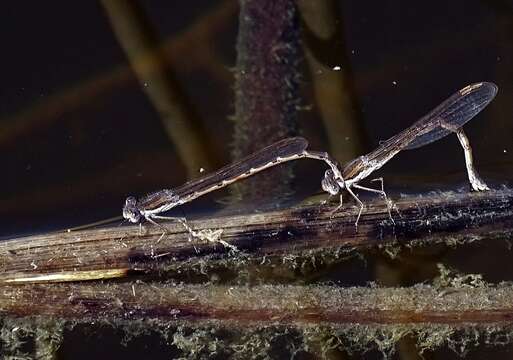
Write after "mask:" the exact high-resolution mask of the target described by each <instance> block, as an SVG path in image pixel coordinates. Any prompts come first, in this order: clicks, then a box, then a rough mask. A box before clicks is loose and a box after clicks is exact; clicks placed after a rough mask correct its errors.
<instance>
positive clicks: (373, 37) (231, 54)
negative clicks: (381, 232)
mask: <svg viewBox="0 0 513 360" xmlns="http://www.w3.org/2000/svg"><path fill="white" fill-rule="evenodd" d="M127 3H128V4H129V6H127V5H126V4H127ZM315 3H317V4H315ZM109 4H110V5H109ZM116 4H117V5H116ZM120 4H121V5H120ZM297 11H298V19H299V20H298V27H299V28H300V41H299V46H300V48H299V51H298V52H297V53H296V55H295V56H296V58H297V59H298V61H297V64H295V65H294V66H296V69H295V70H294V71H296V73H297V85H298V88H297V92H296V95H294V96H295V99H294V101H295V104H296V107H295V109H296V110H297V111H296V114H295V115H294V116H295V117H296V118H295V119H293V121H294V124H292V125H286V126H287V130H286V131H285V132H284V133H283V135H284V136H288V135H293V134H300V135H302V136H304V137H306V138H307V139H308V140H309V141H310V143H311V148H312V149H316V150H326V151H331V152H332V154H333V155H334V156H335V157H336V158H337V159H338V160H339V161H340V162H342V163H344V162H345V161H347V160H350V159H351V158H354V157H356V156H358V155H361V154H363V153H365V152H367V151H370V150H372V149H374V148H375V147H376V146H378V145H379V142H380V141H381V140H385V139H387V138H388V137H389V136H392V135H394V134H395V133H396V132H398V131H400V130H402V129H404V128H405V127H407V126H409V125H411V124H412V123H413V122H414V121H415V120H417V119H418V118H419V117H421V116H422V115H424V114H425V113H427V112H428V111H429V110H431V109H432V108H434V107H435V106H436V105H438V104H439V103H440V102H441V101H443V100H444V99H445V98H446V97H448V96H449V95H451V94H452V93H453V92H455V91H456V90H458V89H460V88H461V87H463V86H465V85H467V84H470V83H473V82H477V81H492V82H495V83H496V84H497V85H498V86H499V93H498V96H497V98H496V99H495V101H493V102H492V104H491V105H490V106H489V107H488V108H487V109H485V111H484V112H483V113H482V114H480V115H479V116H478V117H477V118H476V119H474V120H473V121H471V122H470V123H468V124H467V126H466V127H465V129H466V131H467V133H468V135H469V138H470V141H471V144H472V145H473V148H474V155H475V158H476V163H477V167H478V170H479V171H480V172H481V174H482V176H483V177H484V178H486V179H487V180H488V181H489V182H490V183H491V185H492V186H494V187H500V186H501V185H503V184H507V183H508V180H509V179H510V178H511V170H510V166H509V165H510V164H511V161H512V156H513V154H512V152H513V148H512V146H511V145H512V142H513V140H512V136H511V135H512V131H511V130H512V128H513V121H512V119H511V113H512V110H511V108H512V107H511V106H510V104H511V103H512V97H513V84H512V81H511V80H512V77H513V66H512V64H513V42H512V41H511V37H512V35H513V22H512V16H513V7H512V5H511V3H509V2H506V1H480V0H472V1H463V0H461V1H451V2H449V3H446V2H441V1H440V2H428V3H412V2H407V1H396V2H392V3H387V2H385V3H376V2H369V1H358V2H357V1H347V2H344V1H338V2H337V1H334V2H307V1H304V2H300V3H299V6H298V10H297ZM238 16H239V6H238V3H237V2H236V1H230V0H226V1H216V2H212V1H195V2H194V3H190V4H187V5H185V4H184V3H175V2H168V1H158V0H152V1H144V2H117V1H113V2H108V1H105V2H101V1H99V2H95V1H79V2H72V3H69V2H65V1H56V2H51V3H39V2H36V3H34V2H26V1H21V2H15V3H6V4H4V5H2V11H1V12H0V23H1V24H2V29H3V31H2V32H1V33H0V37H1V43H2V44H3V51H2V57H1V60H0V61H1V65H2V66H0V72H1V73H0V78H1V79H2V83H1V86H0V99H1V106H0V163H1V164H2V176H1V177H0V184H1V196H0V214H1V215H0V222H1V224H0V228H1V231H0V235H1V236H2V238H9V237H13V236H19V235H23V234H30V233H38V232H41V231H48V230H55V229H60V228H65V227H71V226H77V225H82V224H85V223H88V222H92V221H97V220H101V219H104V218H108V217H112V216H117V215H119V214H120V209H121V207H122V205H123V202H124V199H125V197H126V196H127V195H129V194H133V195H137V196H139V195H142V194H145V193H147V192H150V191H154V190H159V189H162V188H170V187H174V186H177V185H180V184H182V183H183V182H185V181H186V180H188V179H190V178H194V177H195V176H198V175H199V169H200V168H204V169H205V170H206V171H207V172H208V171H212V170H214V169H216V168H218V167H219V166H222V165H224V164H227V163H229V162H231V161H232V154H234V153H235V152H234V149H233V148H234V146H236V145H237V144H236V143H237V139H236V137H235V133H236V131H235V130H234V127H236V126H237V125H236V121H234V120H233V118H234V115H236V114H237V113H238V110H237V109H236V96H235V90H234V87H235V85H234V84H235V78H236V75H237V68H236V65H237V61H238V60H237V51H236V44H237V36H238V26H239V25H238ZM131 39H132V40H131ZM134 39H135V40H134ZM148 43H150V45H146V44H148ZM144 46H149V47H150V48H151V46H154V47H158V48H159V51H160V50H161V51H162V54H161V55H162V56H161V57H160V58H159V60H158V61H161V60H162V59H164V60H163V62H164V67H163V68H164V71H163V72H160V73H159V71H160V70H159V71H153V70H152V68H151V67H152V66H154V65H155V64H154V60H153V59H149V60H147V59H146V58H145V57H144V54H145V52H144ZM134 49H135V50H134ZM138 51H139V52H138ZM140 54H143V55H141V56H139V55H140ZM158 61H157V67H158V65H159V64H158ZM239 61H240V59H239ZM137 63H139V65H137ZM141 63H142V65H141ZM137 67H139V70H137ZM140 68H142V70H140ZM159 79H160V80H159ZM162 79H165V80H162ZM160 81H163V82H164V84H159V82H160ZM152 88H153V89H152ZM159 97H160V99H159ZM270 140H271V139H270ZM234 143H235V145H234ZM190 144H192V145H190ZM264 145H267V144H264V143H263V142H260V141H259V140H258V139H257V140H255V144H254V148H258V147H263V146H264ZM313 169H315V172H314V170H313ZM317 170H318V171H317ZM322 170H323V168H322V166H320V164H315V163H314V164H312V163H310V162H305V163H302V164H299V165H298V166H297V169H296V177H295V179H294V181H293V188H294V189H295V190H296V192H295V193H296V194H297V197H298V199H300V198H304V197H305V196H307V195H312V194H315V193H317V192H320V187H319V180H320V178H321V177H322ZM377 175H380V176H381V175H382V176H384V178H385V187H386V188H387V189H388V190H389V191H391V192H397V191H400V192H416V191H426V190H436V189H456V188H458V187H461V188H463V187H464V188H465V189H466V186H467V184H466V175H465V172H464V162H463V155H462V151H461V148H460V147H459V145H458V142H457V139H456V137H454V136H449V137H447V138H445V139H443V140H441V141H438V142H437V143H434V144H432V145H430V146H426V147H424V148H422V149H419V150H415V151H405V152H403V153H401V154H400V155H399V156H397V157H396V158H395V159H394V160H392V161H391V162H390V163H389V164H387V165H386V166H385V168H384V169H383V170H382V171H381V172H380V173H379V174H377ZM259 176H260V175H259ZM265 177H266V174H265V173H264V174H263V175H261V176H260V178H261V179H260V180H262V179H263V178H265ZM255 181H258V179H257V180H255ZM262 181H263V180H262ZM224 195H225V194H224ZM222 197H223V193H220V194H215V195H213V196H212V197H209V198H207V199H205V200H202V201H200V202H199V203H198V205H193V207H194V206H195V207H196V208H199V209H201V210H202V211H207V210H208V209H211V208H215V207H216V206H217V200H219V199H221V198H222ZM243 201H244V199H242V202H243ZM270 201H271V202H272V199H271V200H270ZM183 211H185V213H186V214H189V213H191V212H194V209H187V208H186V209H184V210H183Z"/></svg>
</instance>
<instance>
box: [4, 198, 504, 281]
mask: <svg viewBox="0 0 513 360" xmlns="http://www.w3.org/2000/svg"><path fill="white" fill-rule="evenodd" d="M512 205H513V191H511V190H496V191H489V192H483V193H453V192H449V193H436V194H431V195H429V196H407V197H402V198H400V199H397V200H395V203H394V207H393V210H392V216H393V218H394V222H395V224H394V223H393V222H392V221H391V220H390V219H389V216H388V211H387V207H386V205H385V204H384V201H383V200H382V199H380V198H376V199H374V200H373V201H372V202H367V208H366V210H365V211H364V213H363V215H362V218H361V219H360V223H359V226H358V230H357V231H356V229H355V226H354V221H355V216H356V207H355V206H353V205H352V204H347V205H346V206H345V207H344V208H342V209H340V211H338V212H337V213H335V214H332V213H331V210H332V209H333V208H332V206H329V205H326V204H325V205H320V204H317V205H314V206H304V207H298V208H292V209H286V210H282V211H273V212H266V213H257V214H249V215H248V214H246V215H236V216H224V217H217V218H209V219H204V220H194V221H190V222H189V225H190V226H191V227H192V228H193V229H195V231H198V232H200V231H203V232H208V231H211V230H216V229H218V230H222V232H221V237H220V240H222V241H224V242H226V243H228V244H230V245H233V246H235V247H237V249H238V253H235V254H234V252H233V251H232V250H230V248H229V247H226V246H224V245H222V244H221V243H220V242H206V241H201V240H198V239H190V237H189V234H188V233H187V232H186V231H185V229H184V228H183V227H182V225H180V224H178V223H167V224H165V225H166V227H167V228H168V229H169V233H168V234H163V232H162V230H161V229H160V228H157V227H155V226H152V225H150V224H147V225H145V226H144V227H143V228H142V231H141V229H140V228H139V227H137V226H126V227H112V228H104V229H93V230H87V231H77V232H60V233H52V234H43V235H35V236H30V237H25V238H18V239H12V240H7V241H3V242H0V282H41V281H57V282H58V281H77V280H91V279H106V278H116V277H125V276H128V275H129V274H130V273H143V274H146V275H155V276H156V275H157V274H159V273H161V272H163V271H165V272H167V273H169V272H173V271H176V270H182V271H183V266H184V264H188V265H185V266H192V265H194V264H196V265H197V264H198V262H201V263H202V265H203V264H205V262H208V261H209V260H211V259H212V257H216V258H218V259H219V258H222V259H228V260H230V259H235V260H236V259H238V256H240V255H241V254H244V256H245V259H247V257H248V256H249V257H253V258H262V257H264V256H265V257H272V256H282V257H283V256H290V255H291V256H298V255H301V254H302V253H304V252H308V254H311V253H312V251H314V252H315V251H319V252H323V251H324V252H330V253H333V252H336V251H342V252H345V251H352V250H364V249H368V248H374V247H383V246H390V245H400V246H420V245H431V244H435V243H448V244H451V245H453V244H458V243H465V242H470V241H475V240H476V239H482V238H490V237H501V236H502V237H504V236H508V235H509V234H511V233H512V232H513V206H512Z"/></svg>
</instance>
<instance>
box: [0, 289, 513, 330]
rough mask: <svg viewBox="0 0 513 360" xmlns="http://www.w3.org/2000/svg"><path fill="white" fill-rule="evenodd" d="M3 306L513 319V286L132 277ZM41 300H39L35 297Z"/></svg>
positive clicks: (146, 314)
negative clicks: (228, 282) (229, 282)
mask: <svg viewBox="0 0 513 360" xmlns="http://www.w3.org/2000/svg"><path fill="white" fill-rule="evenodd" d="M1 289H2V291H0V311H1V312H2V313H3V314H10V315H12V316H30V315H46V316H58V317H59V318H61V319H81V320H84V321H88V319H96V318H99V317H100V318H102V319H116V318H126V317H128V318H131V319H137V318H146V319H148V318H159V319H161V320H166V319H167V320H169V319H171V320H173V319H174V320H183V321H188V322H198V321H199V322H208V321H214V320H217V321H221V322H223V323H224V325H230V324H232V325H243V326H247V325H257V326H262V325H276V324H280V325H329V324H352V323H359V324H418V323H430V324H454V325H457V324H460V325H461V324H466V323H474V324H476V323H488V324H490V323H504V324H508V323H511V321H512V316H513V286H511V285H499V286H497V287H488V286H482V287H470V286H469V287H466V288H461V287H451V288H443V289H441V288H437V287H433V286H428V285H418V286H415V287H412V288H339V287H331V286H310V287H309V286H306V287H305V286H255V287H247V286H242V287H240V286H212V285H210V286H205V285H183V284H167V285H163V284H159V285H154V284H151V283H144V282H139V281H138V282H132V283H117V284H113V283H96V282H92V283H81V284H70V283H67V284H26V285H4V286H2V288H1ZM34 299H37V301H34Z"/></svg>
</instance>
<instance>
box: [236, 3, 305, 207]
mask: <svg viewBox="0 0 513 360" xmlns="http://www.w3.org/2000/svg"><path fill="white" fill-rule="evenodd" d="M240 6H241V9H240V16H239V19H240V20H239V34H238V40H237V65H236V69H235V77H236V80H235V138H234V141H233V152H232V154H233V157H234V159H235V160H237V159H240V158H241V157H243V156H245V155H248V154H251V153H253V152H255V151H256V150H258V149H261V148H262V147H263V146H266V145H269V144H271V143H273V142H274V141H276V140H279V139H282V138H285V137H289V136H291V135H294V134H295V133H296V131H297V105H298V104H299V97H298V90H299V72H298V67H299V63H300V59H301V56H300V39H299V28H298V16H297V15H298V14H297V9H296V6H295V1H292V0H241V1H240ZM290 178H291V173H290V169H289V168H286V167H282V168H278V169H273V170H272V171H269V172H268V173H267V174H266V176H265V177H262V176H260V177H258V178H256V179H250V180H249V181H245V182H244V184H241V186H240V187H238V188H237V191H238V192H239V194H238V195H242V196H244V199H245V200H246V201H253V202H255V201H262V200H264V199H269V198H273V199H277V198H279V197H280V196H283V195H284V194H286V193H289V192H290V188H289V183H290Z"/></svg>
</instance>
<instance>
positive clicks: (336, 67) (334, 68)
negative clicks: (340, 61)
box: [333, 65, 341, 71]
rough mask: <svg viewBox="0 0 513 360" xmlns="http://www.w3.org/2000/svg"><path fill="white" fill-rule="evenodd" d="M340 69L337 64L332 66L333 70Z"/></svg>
mask: <svg viewBox="0 0 513 360" xmlns="http://www.w3.org/2000/svg"><path fill="white" fill-rule="evenodd" d="M340 69H341V67H340V66H338V65H337V66H333V70H335V71H340Z"/></svg>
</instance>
